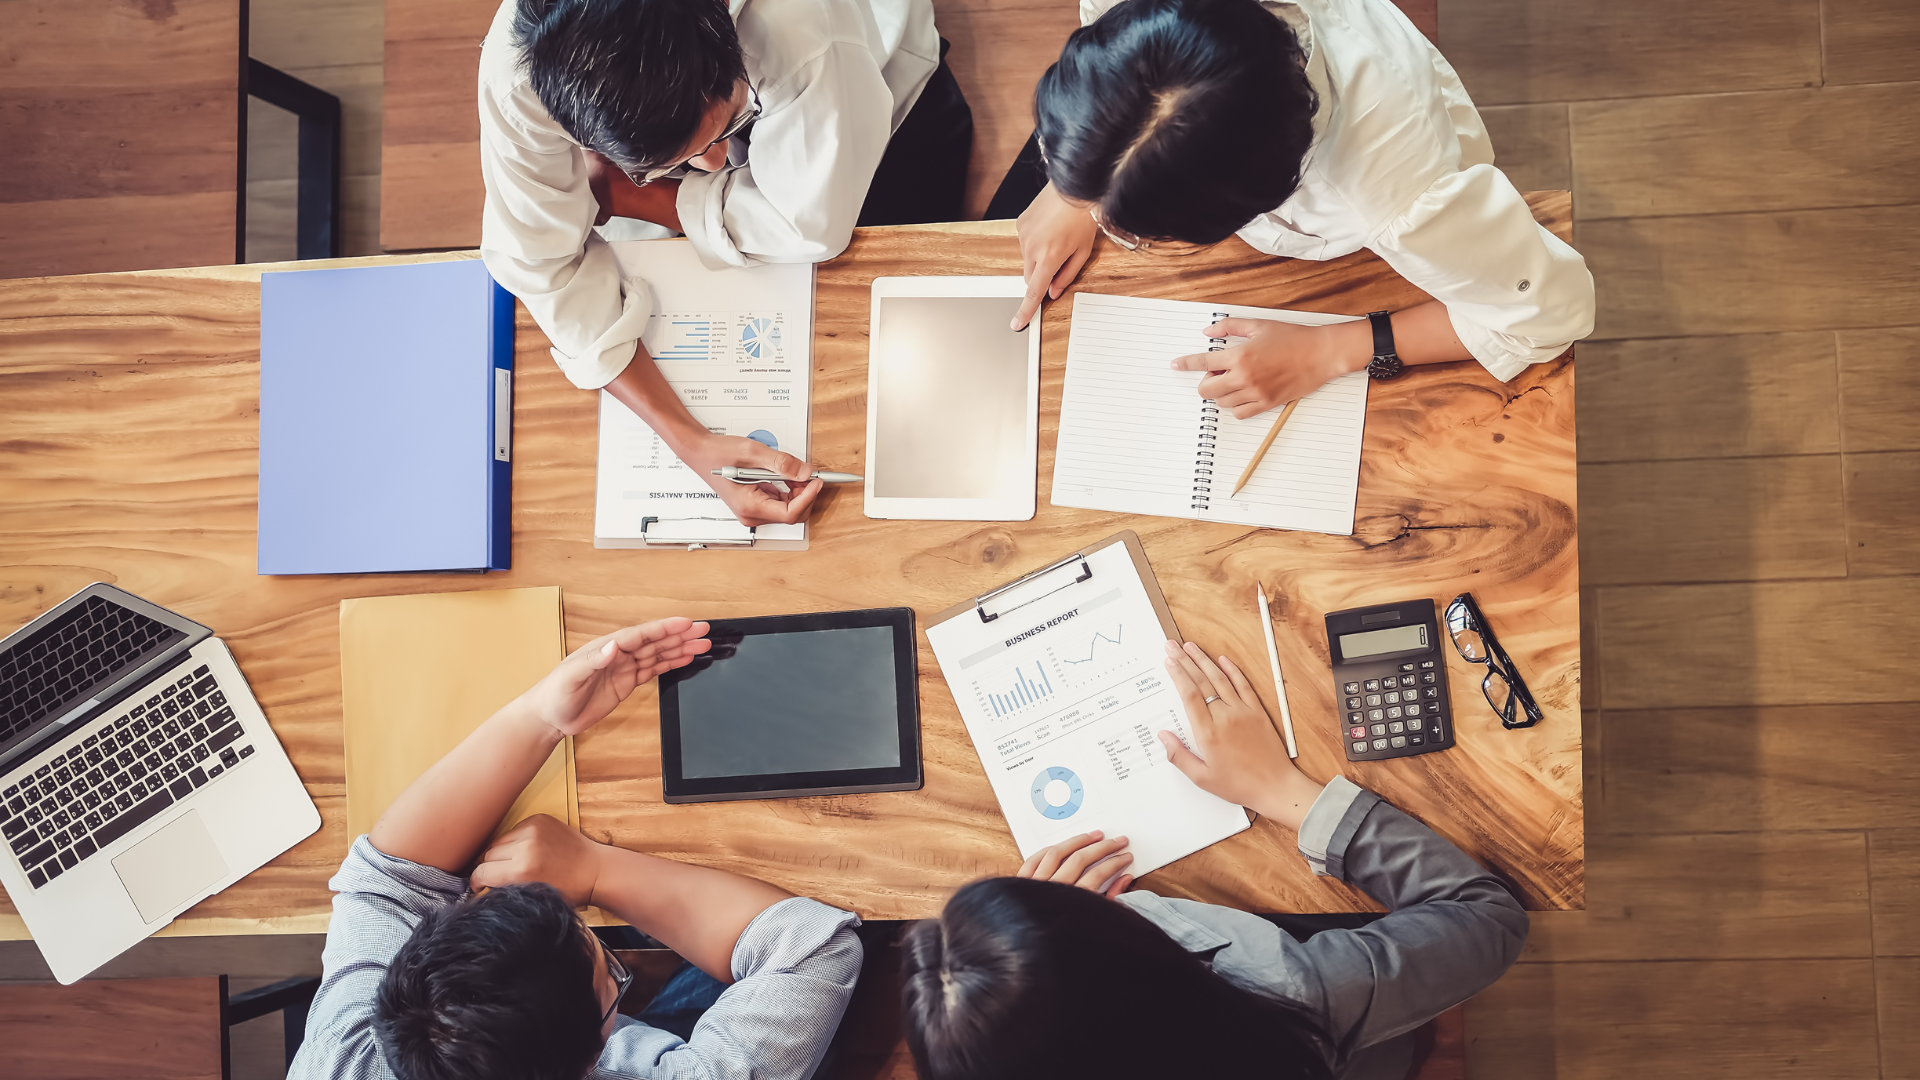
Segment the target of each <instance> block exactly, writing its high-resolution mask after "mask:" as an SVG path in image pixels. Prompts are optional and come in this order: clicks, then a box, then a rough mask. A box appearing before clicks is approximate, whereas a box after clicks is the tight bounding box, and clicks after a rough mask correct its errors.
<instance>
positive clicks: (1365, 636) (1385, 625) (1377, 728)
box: [1327, 600, 1453, 761]
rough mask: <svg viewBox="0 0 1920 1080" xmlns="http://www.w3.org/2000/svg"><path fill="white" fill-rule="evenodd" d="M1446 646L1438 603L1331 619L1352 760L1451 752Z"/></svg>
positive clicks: (1345, 740)
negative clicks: (1437, 616)
mask: <svg viewBox="0 0 1920 1080" xmlns="http://www.w3.org/2000/svg"><path fill="white" fill-rule="evenodd" d="M1441 640H1442V638H1441V632H1440V624H1439V622H1438V621H1437V620H1436V619H1435V618H1434V606H1433V601H1432V600H1409V601H1407V602H1405V603H1402V604H1379V605H1376V606H1374V607H1363V608H1348V609H1347V610H1345V611H1335V612H1332V613H1330V614H1328V615H1327V653H1328V655H1330V656H1331V657H1333V694H1334V701H1335V703H1336V704H1337V705H1339V706H1340V713H1339V715H1340V717H1341V721H1342V722H1341V725H1340V734H1341V739H1340V742H1341V745H1343V746H1345V747H1346V748H1347V760H1348V761H1378V760H1380V759H1382V758H1397V757H1411V756H1412V755H1414V754H1431V753H1433V752H1434V751H1435V750H1445V749H1447V748H1448V747H1450V746H1452V745H1453V715H1452V699H1451V698H1449V697H1448V696H1447V661H1446V657H1445V655H1443V654H1442V653H1441V652H1440V642H1441Z"/></svg>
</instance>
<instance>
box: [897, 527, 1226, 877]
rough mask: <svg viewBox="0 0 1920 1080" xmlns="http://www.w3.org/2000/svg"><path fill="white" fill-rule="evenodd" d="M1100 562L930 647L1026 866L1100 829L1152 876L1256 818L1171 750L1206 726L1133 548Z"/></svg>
mask: <svg viewBox="0 0 1920 1080" xmlns="http://www.w3.org/2000/svg"><path fill="white" fill-rule="evenodd" d="M1087 563H1088V565H1089V567H1090V568H1091V569H1092V571H1093V573H1092V576H1091V577H1089V578H1088V579H1087V580H1085V581H1082V582H1078V583H1076V584H1072V585H1068V586H1067V587H1065V588H1063V589H1061V590H1059V591H1057V592H1052V593H1049V594H1047V595H1045V596H1043V597H1042V598H1040V599H1038V600H1035V601H1033V602H1031V603H1028V604H1025V605H1023V606H1021V607H1018V608H1015V609H1013V610H1010V611H1007V612H1006V613H1004V614H1002V615H1001V616H1000V617H999V618H997V619H995V620H994V621H992V622H982V621H981V619H980V617H979V616H978V615H976V614H972V613H966V614H962V615H959V616H957V617H955V618H951V619H948V620H946V621H945V622H941V623H938V624H936V625H933V626H930V627H928V628H927V640H928V641H929V642H930V643H931V644H932V645H933V654H934V656H935V658H937V659H938V660H939V662H940V671H941V674H943V675H944V676H945V677H946V680H947V686H948V687H949V688H950V689H951V690H952V691H953V697H954V701H955V702H956V703H957V704H958V705H959V707H960V717H961V719H962V720H963V721H965V723H966V725H967V733H968V735H970V736H971V737H972V739H973V745H974V749H975V750H976V751H977V752H978V753H979V755H980V764H981V766H982V767H983V768H985V770H986V773H987V779H988V781H989V782H990V783H991V784H992V785H993V793H994V796H995V797H996V798H997V799H998V800H999V802H1000V811H1001V813H1002V814H1004V815H1005V816H1006V819H1007V826H1008V828H1010V829H1011V830H1012V831H1013V839H1014V843H1016V844H1017V845H1018V846H1019V848H1020V855H1021V857H1022V858H1025V857H1027V856H1029V855H1031V854H1033V853H1034V852H1035V851H1037V850H1039V849H1041V848H1043V847H1046V846H1048V845H1051V844H1055V843H1058V842H1060V841H1062V840H1065V839H1067V838H1068V837H1071V836H1074V835H1077V834H1079V833H1083V832H1087V831H1088V830H1091V829H1100V830H1102V831H1104V832H1105V833H1106V834H1107V835H1108V836H1110V837H1111V836H1126V837H1127V838H1128V839H1130V840H1131V841H1132V843H1131V845H1130V847H1129V850H1131V851H1132V852H1133V854H1134V862H1133V865H1132V866H1130V867H1128V868H1127V872H1128V873H1131V874H1135V875H1140V874H1145V873H1148V872H1149V871H1152V870H1155V869H1158V868H1159V867H1161V866H1165V865H1166V864H1167V863H1170V862H1172V861H1173V860H1175V859H1178V858H1181V857H1182V856H1185V855H1189V854H1192V853H1193V852H1195V851H1198V850H1200V849H1201V848H1203V847H1206V846H1207V845H1209V844H1212V843H1215V842H1217V841H1220V840H1223V839H1225V838H1227V837H1229V836H1231V835H1233V834H1234V833H1237V832H1239V831H1241V830H1242V829H1245V828H1246V827H1247V824H1248V822H1247V815H1246V811H1244V810H1242V809H1241V808H1240V807H1238V806H1235V805H1234V804H1232V803H1230V802H1227V801H1226V800H1224V799H1221V798H1218V797H1217V796H1214V795H1209V794H1207V793H1206V792H1204V791H1202V790H1200V789H1199V788H1198V787H1195V786H1194V784H1193V782H1192V781H1191V780H1188V779H1187V777H1186V775H1185V774H1183V773H1182V772H1181V771H1180V770H1179V769H1177V768H1175V767H1174V766H1173V763H1172V762H1169V761H1168V760H1167V758H1166V751H1165V749H1164V748H1163V747H1162V746H1161V745H1160V740H1159V737H1158V733H1159V732H1161V731H1172V732H1173V733H1174V734H1175V735H1178V736H1179V737H1180V739H1181V741H1182V742H1185V743H1186V744H1187V745H1188V746H1190V747H1191V746H1192V745H1193V731H1192V728H1191V727H1190V726H1189V725H1188V723H1187V716H1186V712H1185V709H1184V707H1183V706H1182V705H1181V703H1180V697H1179V695H1178V694H1177V693H1175V692H1174V689H1173V684H1172V682H1171V681H1170V680H1169V679H1168V677H1167V672H1166V640H1167V638H1166V635H1165V634H1164V633H1163V632H1162V630H1161V625H1160V619H1159V616H1158V614H1157V613H1156V612H1155V611H1154V608H1153V601H1152V600H1151V598H1150V597H1149V596H1148V594H1147V590H1146V585H1145V583H1144V582H1143V581H1142V580H1141V578H1140V574H1139V571H1138V570H1136V569H1135V567H1134V564H1133V560H1132V558H1131V557H1130V556H1129V554H1128V550H1127V547H1126V545H1125V544H1110V545H1108V546H1107V547H1104V548H1101V549H1100V550H1099V551H1096V552H1094V553H1093V554H1092V555H1091V556H1089V557H1088V559H1087ZM1056 573H1058V571H1056ZM1071 577H1072V572H1071V571H1069V572H1068V573H1067V579H1069V580H1070V579H1071Z"/></svg>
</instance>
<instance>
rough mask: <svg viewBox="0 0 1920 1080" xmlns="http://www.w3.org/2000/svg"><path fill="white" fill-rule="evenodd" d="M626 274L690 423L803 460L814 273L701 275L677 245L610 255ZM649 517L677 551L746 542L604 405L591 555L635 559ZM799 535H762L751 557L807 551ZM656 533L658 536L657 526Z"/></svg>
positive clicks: (703, 487)
mask: <svg viewBox="0 0 1920 1080" xmlns="http://www.w3.org/2000/svg"><path fill="white" fill-rule="evenodd" d="M612 247H613V251H614V256H615V257H616V258H617V259H618V260H619V262H620V268H621V271H622V272H623V273H626V274H630V275H633V276H635V277H640V278H644V279H646V281H647V284H648V285H649V286H651V287H652V289H653V297H654V311H655V314H654V315H653V317H652V318H651V319H650V320H648V324H647V330H646V332H645V333H644V334H643V335H642V336H641V342H642V343H643V344H644V345H646V348H647V352H648V353H650V354H651V355H652V357H653V362H654V363H655V364H657V365H659V368H660V372H661V374H663V375H665V376H666V377H667V382H668V383H669V384H671V385H672V386H673V388H674V390H675V391H676V392H678V393H679V395H680V400H681V401H683V402H685V403H686V406H687V409H688V411H690V412H692V413H693V416H694V419H696V420H698V421H700V422H701V423H702V424H704V425H706V427H707V429H708V430H710V431H713V432H716V433H718V434H722V435H739V436H744V437H746V438H751V439H758V440H759V441H761V442H764V443H767V444H768V445H770V446H773V447H774V448H775V449H778V450H784V451H786V452H787V453H789V454H792V455H794V456H795V457H799V458H801V459H805V458H806V456H807V426H808V419H809V416H808V410H809V404H810V400H811V397H812V372H813V363H812V356H813V267H812V266H810V265H807V264H765V265H761V266H751V267H744V268H730V269H726V270H708V269H707V268H706V267H704V266H702V265H701V263H700V257H699V255H698V254H697V253H695V251H694V250H693V245H692V244H690V243H688V242H687V241H685V240H638V241H626V242H622V243H617V244H614V245H612ZM648 517H655V518H659V519H661V521H662V522H663V523H668V524H669V528H668V530H667V531H668V532H669V533H670V535H672V536H675V537H677V538H680V539H684V540H702V539H706V540H713V541H728V540H745V539H746V538H747V537H748V536H749V533H748V530H747V528H746V527H745V526H744V525H741V524H740V523H739V521H738V520H736V519H735V518H734V516H733V513H732V512H731V511H730V510H728V509H727V506H726V504H725V503H723V502H721V501H720V498H719V496H717V495H715V494H714V491H713V488H712V487H711V486H709V485H708V484H707V483H706V481H705V480H703V479H702V478H701V477H699V476H697V475H695V474H694V471H693V470H692V469H690V468H688V467H687V466H686V465H685V464H683V463H682V462H681V461H680V460H679V459H678V458H676V457H675V456H674V454H673V451H672V450H671V449H669V448H668V447H667V444H666V443H665V442H664V441H662V440H661V438H660V437H659V436H658V435H656V434H654V431H653V429H652V428H649V427H648V426H647V425H646V424H645V423H644V422H643V421H642V420H641V419H640V418H639V417H638V416H635V415H634V414H633V411H632V410H630V409H628V408H627V407H626V406H625V405H623V404H621V403H620V401H619V400H618V399H616V398H615V397H614V396H613V395H612V394H609V393H607V392H605V391H601V393H600V457H599V468H598V472H597V477H596V484H595V497H594V514H593V542H594V546H595V547H602V548H607V547H615V548H619V547H640V546H642V540H641V537H640V528H641V524H642V522H643V521H644V520H645V519H646V518H648ZM806 528H807V527H806V524H805V523H804V522H803V523H801V524H798V525H762V526H761V527H760V528H759V529H758V530H757V531H756V532H755V533H753V534H752V535H754V536H755V537H756V538H757V539H756V540H755V546H757V547H780V548H789V549H791V548H795V547H804V546H805V542H806V535H807V532H806ZM654 531H655V532H656V534H657V533H659V532H660V531H661V529H660V526H658V525H656V526H655V530H654Z"/></svg>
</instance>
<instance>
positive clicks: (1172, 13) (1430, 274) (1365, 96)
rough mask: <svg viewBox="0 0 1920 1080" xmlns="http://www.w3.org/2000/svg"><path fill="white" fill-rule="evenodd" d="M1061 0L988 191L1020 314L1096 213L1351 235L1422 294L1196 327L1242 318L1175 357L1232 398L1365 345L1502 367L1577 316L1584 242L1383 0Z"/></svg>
mask: <svg viewBox="0 0 1920 1080" xmlns="http://www.w3.org/2000/svg"><path fill="white" fill-rule="evenodd" d="M1080 11H1081V20H1082V23H1083V25H1082V27H1081V28H1080V29H1079V30H1077V31H1075V32H1074V34H1073V36H1072V37H1070V38H1069V39H1068V41H1067V47H1066V49H1065V51H1064V52H1062V53H1061V56H1060V60H1059V62H1058V63H1056V64H1054V65H1053V67H1052V68H1050V69H1049V70H1048V71H1047V73H1046V75H1045V76H1044V77H1043V78H1042V79H1041V80H1040V85H1039V87H1038V88H1037V90H1036V91H1035V94H1034V114H1035V141H1034V142H1033V143H1031V144H1029V147H1028V150H1027V151H1026V152H1025V153H1023V154H1022V157H1021V161H1019V162H1016V163H1015V166H1014V169H1013V170H1012V171H1011V172H1009V173H1008V176H1007V179H1006V181H1005V182H1004V183H1003V184H1002V186H1001V189H1000V191H999V193H998V194H997V195H996V196H995V199H994V205H993V206H992V207H990V208H989V210H988V215H987V216H988V217H1004V216H1012V215H1013V214H1016V213H1017V214H1019V217H1020V249H1021V255H1022V257H1023V260H1024V262H1025V277H1026V279H1027V283H1028V286H1029V288H1028V294H1027V299H1026V302H1025V303H1024V304H1023V306H1022V308H1021V310H1020V313H1019V314H1018V316H1017V317H1016V319H1015V326H1016V327H1018V326H1023V325H1025V323H1026V322H1027V321H1028V320H1029V319H1031V318H1032V317H1033V314H1034V312H1035V311H1037V310H1038V309H1039V306H1040V303H1041V301H1042V300H1043V299H1044V298H1048V297H1052V298H1057V297H1059V295H1060V294H1061V292H1062V291H1064V290H1065V289H1066V287H1067V286H1068V285H1069V284H1070V283H1071V282H1072V281H1073V279H1074V277H1075V276H1076V275H1077V274H1078V273H1079V272H1080V267H1081V266H1082V265H1083V264H1084V263H1085V262H1086V260H1087V257H1088V255H1090V254H1091V253H1092V250H1093V245H1094V243H1095V241H1096V239H1097V237H1098V236H1099V235H1100V234H1101V233H1103V232H1104V233H1105V235H1106V236H1107V237H1108V238H1109V239H1110V240H1112V241H1113V242H1114V243H1116V244H1118V245H1120V246H1121V247H1123V248H1128V249H1132V250H1135V251H1138V252H1141V253H1143V254H1146V255H1178V254H1182V253H1186V252H1190V251H1194V250H1198V249H1199V248H1201V247H1204V246H1206V245H1209V244H1213V243H1218V242H1219V241H1222V240H1224V239H1226V238H1227V237H1228V236H1231V235H1236V234H1237V235H1238V236H1239V237H1240V238H1241V239H1242V240H1245V241H1246V242H1247V243H1248V244H1250V245H1252V246H1253V247H1255V248H1257V249H1259V250H1261V251H1265V252H1268V253H1270V254H1273V255H1281V256H1288V257H1292V258H1299V259H1314V260H1322V259H1333V258H1338V257H1339V256H1342V255H1346V254H1348V253H1350V252H1353V251H1357V250H1359V249H1361V248H1367V249H1369V250H1371V251H1373V252H1374V253H1375V254H1377V255H1379V256H1380V257H1381V258H1382V259H1384V260H1385V261H1386V262H1387V264H1388V265H1389V266H1391V267H1393V268H1394V269H1395V270H1397V271H1399V273H1400V274H1401V275H1402V276H1404V277H1405V278H1406V279H1407V280H1409V281H1411V282H1412V283H1413V284H1415V285H1418V286H1419V287H1420V288H1421V289H1423V290H1425V291H1426V292H1427V293H1428V294H1429V295H1431V296H1432V297H1433V298H1434V299H1433V300H1432V301H1429V302H1427V303H1423V304H1418V305H1415V306H1413V307H1410V308H1405V309H1403V310H1400V311H1396V312H1392V313H1386V312H1381V313H1376V315H1375V316H1374V318H1373V320H1372V324H1371V325H1370V324H1369V323H1368V322H1358V321H1356V322H1349V323H1341V324H1335V325H1332V326H1320V327H1308V326H1294V325H1290V324H1285V323H1277V322H1269V321H1265V320H1254V319H1229V320H1226V321H1225V322H1223V323H1220V324H1216V325H1215V326H1213V327H1209V328H1208V330H1207V333H1208V336H1210V337H1227V336H1233V337H1245V338H1247V339H1248V340H1247V341H1246V342H1245V344H1243V345H1240V346H1237V347H1235V348H1231V349H1227V350H1225V351H1222V352H1217V353H1206V354H1202V355H1199V356H1192V357H1185V358H1182V360H1180V361H1178V362H1177V363H1178V366H1180V367H1183V368H1185V369H1187V370H1196V371H1198V370H1213V371H1217V372H1220V373H1219V374H1215V375H1212V376H1209V377H1208V378H1206V379H1203V380H1202V381H1201V383H1200V393H1201V395H1202V396H1203V397H1208V398H1212V399H1214V400H1216V401H1219V402H1220V403H1221V404H1222V405H1223V406H1224V407H1226V408H1228V409H1230V410H1231V411H1232V412H1233V413H1234V415H1235V416H1240V417H1245V416H1252V415H1255V414H1257V413H1260V412H1263V411H1265V410H1267V409H1270V408H1273V407H1274V406H1276V405H1279V404H1281V403H1283V402H1286V401H1290V400H1293V399H1295V398H1298V397H1301V396H1303V395H1305V394H1307V393H1310V392H1312V391H1313V390H1315V389H1317V388H1318V387H1320V386H1321V385H1323V384H1325V383H1326V382H1327V381H1328V380H1329V379H1332V378H1334V377H1336V376H1339V375H1342V374H1345V373H1347V372H1350V371H1357V370H1360V369H1362V368H1368V369H1369V370H1370V371H1371V373H1372V374H1374V375H1375V376H1376V377H1381V378H1386V377H1391V376H1392V375H1394V374H1397V373H1398V372H1399V370H1400V367H1401V365H1402V364H1428V363H1444V362H1447V361H1453V360H1467V359H1474V360H1478V361H1480V363H1481V364H1483V365H1485V367H1486V368H1487V370H1488V371H1489V372H1491V373H1492V374H1493V376H1494V377H1495V378H1497V379H1501V380H1506V379H1511V378H1513V377H1514V376H1515V375H1517V374H1519V373H1520V372H1521V371H1522V370H1523V369H1525V368H1526V367H1527V365H1529V364H1534V363H1539V362H1541V361H1544V360H1551V359H1553V358H1555V357H1557V356H1559V355H1560V354H1561V353H1562V352H1564V351H1565V349H1566V348H1567V346H1568V345H1570V344H1571V343H1572V342H1574V341H1575V340H1577V339H1579V338H1581V337H1584V336H1586V334H1588V333H1589V332H1591V330H1592V329H1593V309H1594V297H1593V278H1592V275H1590V274H1589V273H1588V272H1587V268H1586V262H1585V260H1583V259H1582V258H1581V257H1580V254H1579V253H1578V252H1576V251H1574V250H1573V249H1572V248H1571V247H1569V246H1567V245H1566V244H1565V243H1562V242H1561V241H1560V240H1559V239H1558V238H1556V237H1554V236H1553V235H1552V234H1551V233H1549V232H1547V230H1546V229H1544V228H1542V227H1541V226H1540V225H1539V224H1538V223H1536V222H1535V221H1534V219H1533V215H1532V213H1531V212H1530V211H1529V210H1528V208H1527V204H1526V201H1525V200H1524V199H1523V198H1521V196H1520V193H1519V192H1518V191H1517V190H1515V189H1514V186H1513V184H1512V183H1511V182H1510V181H1509V180H1508V179H1507V178H1506V176H1505V174H1503V173H1501V172H1500V170H1498V169H1496V168H1494V166H1493V148H1492V146H1491V145H1490V144H1489V142H1488V139H1487V131H1486V127H1485V126H1484V125H1483V124H1482V123H1481V121H1480V117H1479V114H1478V113H1476V112H1475V111H1474V108H1473V102H1472V101H1471V100H1469V99H1468V97H1467V92H1466V89H1465V88H1464V87H1463V86H1462V85H1461V84H1460V78H1459V76H1458V75H1456V74H1455V73H1454V70H1453V68H1452V67H1451V66H1450V65H1449V64H1448V63H1447V61H1446V59H1445V58H1443V57H1442V56H1441V55H1440V52H1439V50H1437V49H1435V48H1434V47H1433V45H1432V44H1431V43H1430V42H1429V41H1427V39H1426V38H1425V37H1424V36H1422V35H1421V34H1420V32H1419V31H1418V30H1416V29H1415V28H1414V26H1413V24H1412V23H1410V22H1408V21H1407V18H1406V16H1405V15H1403V14H1401V12H1400V10H1399V9H1398V8H1396V7H1394V6H1393V4H1391V3H1390V2H1389V0H1292V2H1265V3H1262V2H1259V0H1081V6H1080ZM1043 182H1044V184H1045V186H1044V187H1042V186H1041V184H1042V183H1043Z"/></svg>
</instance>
